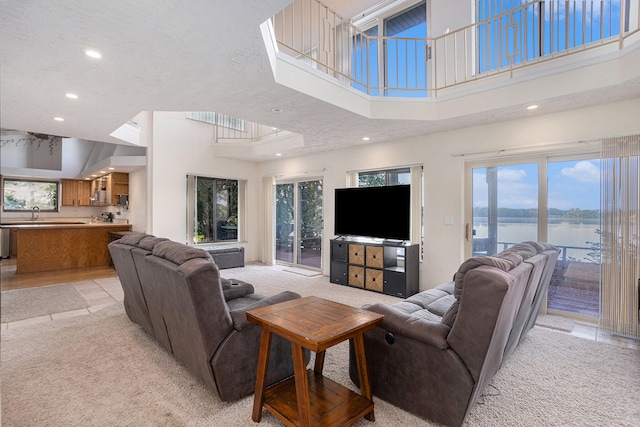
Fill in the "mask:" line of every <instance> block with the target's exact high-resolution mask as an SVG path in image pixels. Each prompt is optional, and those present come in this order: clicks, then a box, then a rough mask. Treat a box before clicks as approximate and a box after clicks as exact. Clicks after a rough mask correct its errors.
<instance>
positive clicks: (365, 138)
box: [362, 136, 371, 141]
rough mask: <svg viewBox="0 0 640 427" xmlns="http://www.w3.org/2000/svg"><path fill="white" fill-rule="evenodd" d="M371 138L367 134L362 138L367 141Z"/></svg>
mask: <svg viewBox="0 0 640 427" xmlns="http://www.w3.org/2000/svg"><path fill="white" fill-rule="evenodd" d="M370 139H371V138H369V137H368V136H365V137H363V138H362V140H363V141H369V140H370Z"/></svg>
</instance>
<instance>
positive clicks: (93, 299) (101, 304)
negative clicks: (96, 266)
mask: <svg viewBox="0 0 640 427" xmlns="http://www.w3.org/2000/svg"><path fill="white" fill-rule="evenodd" d="M72 285H74V286H75V287H76V289H78V292H80V294H81V295H82V297H83V298H84V299H86V300H87V302H88V303H89V307H87V308H83V309H81V310H73V311H66V312H63V313H54V314H50V315H46V316H39V317H33V318H31V319H24V320H18V321H16V322H7V323H2V326H1V329H10V328H17V327H20V326H25V325H32V324H34V323H41V322H50V321H52V320H57V319H64V318H68V317H75V316H82V315H85V314H90V313H95V312H96V311H99V310H102V309H103V308H105V307H108V306H110V305H111V304H115V303H117V302H120V303H121V302H122V301H123V300H124V292H123V291H122V286H121V285H120V280H119V279H118V278H117V277H109V278H104V279H94V280H84V281H82V282H75V283H72Z"/></svg>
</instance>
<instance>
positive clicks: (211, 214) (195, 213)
mask: <svg viewBox="0 0 640 427" xmlns="http://www.w3.org/2000/svg"><path fill="white" fill-rule="evenodd" d="M244 187H245V182H244V181H239V180H236V179H225V178H212V177H205V176H195V175H187V192H188V197H187V203H188V209H187V212H188V218H187V227H188V238H189V241H190V242H192V243H196V244H197V243H218V242H237V241H239V240H240V238H241V236H242V233H243V223H242V212H243V211H244V209H243V206H241V205H242V204H243V200H244Z"/></svg>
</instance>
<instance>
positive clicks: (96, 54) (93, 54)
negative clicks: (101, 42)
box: [84, 49, 102, 59]
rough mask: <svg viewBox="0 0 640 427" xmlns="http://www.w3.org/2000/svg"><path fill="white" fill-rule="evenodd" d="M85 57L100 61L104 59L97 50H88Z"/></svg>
mask: <svg viewBox="0 0 640 427" xmlns="http://www.w3.org/2000/svg"><path fill="white" fill-rule="evenodd" d="M84 53H85V55H87V56H88V57H89V58H94V59H100V58H102V54H101V53H100V52H98V51H97V50H91V49H87V50H85V51H84Z"/></svg>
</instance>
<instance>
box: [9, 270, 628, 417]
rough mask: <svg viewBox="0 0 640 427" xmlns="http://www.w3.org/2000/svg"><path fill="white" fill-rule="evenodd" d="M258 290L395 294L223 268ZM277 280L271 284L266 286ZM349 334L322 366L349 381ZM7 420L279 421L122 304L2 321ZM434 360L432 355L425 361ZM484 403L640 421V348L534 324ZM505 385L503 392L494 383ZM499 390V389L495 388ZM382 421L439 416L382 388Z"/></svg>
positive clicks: (491, 410) (483, 413) (488, 413)
mask: <svg viewBox="0 0 640 427" xmlns="http://www.w3.org/2000/svg"><path fill="white" fill-rule="evenodd" d="M223 273H224V275H225V276H226V277H235V278H238V279H241V280H246V281H249V282H250V283H253V284H254V286H255V287H256V292H259V293H263V294H273V293H277V292H279V290H280V288H285V287H287V288H288V289H291V290H294V291H297V292H298V293H300V294H302V295H318V296H321V297H325V298H330V299H333V300H337V301H342V302H345V303H347V304H351V305H355V306H360V305H362V304H364V303H367V302H375V301H385V302H393V301H396V300H397V298H394V297H390V296H384V295H379V294H376V293H371V292H367V291H363V290H359V289H354V288H348V287H344V286H339V285H333V284H330V283H329V282H328V279H327V278H326V277H319V278H306V277H303V276H298V275H293V274H284V273H283V272H282V271H281V270H279V269H278V268H261V267H256V266H248V267H247V268H244V269H233V271H231V270H225V271H224V272H223ZM270 284H272V285H270ZM347 349H348V346H347V344H346V343H343V344H341V345H338V346H336V347H333V348H331V349H330V350H328V351H327V357H326V362H325V374H326V375H327V376H328V377H330V378H332V379H333V380H335V381H337V382H339V383H342V384H344V385H346V386H348V387H352V388H353V385H352V384H351V381H350V380H349V378H348V372H347V364H348V351H347ZM1 362H2V372H1V375H2V378H1V384H2V425H3V426H25V425H26V426H44V425H46V426H87V425H92V426H113V425H118V426H160V425H161V426H225V427H226V426H281V425H282V424H281V423H280V422H279V421H278V420H277V419H275V418H274V417H273V416H271V415H270V414H269V413H267V412H266V411H263V418H262V422H261V423H260V424H255V423H254V422H253V421H252V420H251V405H252V402H253V399H252V396H248V397H246V398H243V399H240V400H238V401H236V402H231V403H223V402H220V401H219V400H218V399H217V398H215V397H213V395H212V394H211V393H210V392H208V391H207V390H206V389H205V388H204V387H203V386H202V384H201V383H200V382H199V381H198V380H197V379H195V378H194V377H193V376H192V375H191V374H190V373H189V372H188V371H186V370H185V369H184V368H183V367H182V366H180V365H179V364H178V363H177V362H176V361H175V359H174V358H173V357H172V356H171V355H170V354H168V353H167V352H166V351H164V350H162V349H161V347H160V346H159V345H158V344H157V343H156V342H155V341H154V340H153V339H151V338H150V337H148V336H147V335H146V334H145V333H144V332H143V331H142V329H141V328H140V327H138V326H137V325H136V324H134V323H132V322H131V321H130V320H129V319H128V318H127V316H126V315H125V314H124V310H123V308H122V305H120V304H114V305H113V306H111V307H110V308H108V309H105V310H102V311H100V312H98V313H95V314H90V315H85V316H81V317H76V318H73V319H61V320H55V321H50V322H47V323H43V324H37V325H30V326H24V327H20V328H16V329H13V330H12V329H9V330H3V331H2V358H1ZM425 363H427V361H425ZM493 383H494V384H495V386H496V387H497V389H495V390H494V389H487V392H488V393H489V394H491V395H489V396H486V397H485V398H484V399H482V400H483V402H484V404H482V405H476V407H475V408H474V409H473V410H472V412H471V414H470V416H469V418H468V422H467V425H469V426H587V425H589V426H605V425H606V426H635V425H637V420H638V419H640V409H639V408H640V406H639V405H638V402H637V399H638V394H639V392H640V354H639V353H638V351H636V350H631V349H625V348H619V347H614V346H611V345H608V344H604V343H598V342H594V341H590V340H584V339H580V338H576V337H573V336H570V335H567V334H564V333H561V332H557V331H554V330H549V329H544V328H540V327H535V328H533V329H532V330H531V331H530V333H529V335H528V336H527V338H526V339H525V340H524V341H523V343H522V344H521V345H520V346H519V347H518V348H516V350H515V351H514V353H513V354H512V356H511V358H510V359H509V361H508V362H507V363H506V365H505V366H503V367H502V369H501V370H500V371H499V372H498V374H497V376H496V377H495V379H494V381H493ZM496 390H497V391H496ZM498 393H499V395H495V396H494V395H493V394H498ZM374 400H375V404H376V423H375V424H371V423H369V422H368V421H366V420H361V421H359V422H358V423H356V426H358V427H364V426H372V425H378V426H399V425H403V426H433V425H434V424H433V423H430V422H429V421H426V420H423V419H420V418H417V417H415V416H413V415H411V414H408V413H407V412H405V411H402V410H400V409H398V408H395V407H393V406H391V405H389V404H387V403H386V402H384V401H381V400H380V399H375V397H374Z"/></svg>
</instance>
